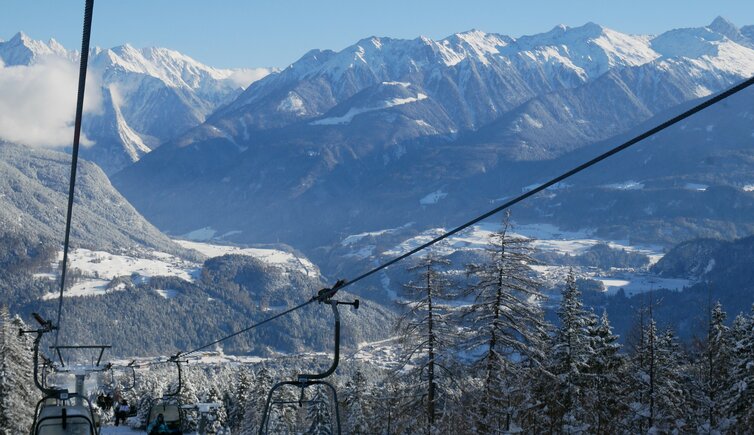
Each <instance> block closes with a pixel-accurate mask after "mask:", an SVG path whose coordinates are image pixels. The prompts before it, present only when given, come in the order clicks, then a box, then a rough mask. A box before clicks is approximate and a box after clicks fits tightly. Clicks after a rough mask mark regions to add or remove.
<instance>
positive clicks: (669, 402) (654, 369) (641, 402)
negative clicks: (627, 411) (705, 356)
mask: <svg viewBox="0 0 754 435" xmlns="http://www.w3.org/2000/svg"><path fill="white" fill-rule="evenodd" d="M643 335H644V337H643V339H642V344H641V346H640V347H638V348H637V353H636V354H635V355H634V357H633V363H634V367H633V368H632V370H633V374H634V376H633V381H634V395H633V403H632V404H631V408H632V410H633V411H634V418H635V422H636V423H637V424H638V427H639V430H640V431H642V432H644V431H649V432H651V433H664V432H674V431H681V432H682V431H684V430H686V429H687V421H686V419H685V417H686V408H687V407H688V406H690V398H689V389H688V384H689V379H688V376H687V375H686V374H685V373H684V370H685V367H684V361H683V353H682V351H681V349H680V346H679V345H678V342H677V339H676V337H675V335H674V334H673V332H672V331H670V330H668V331H667V332H665V333H663V334H658V332H657V325H656V323H655V321H654V319H653V318H651V316H650V320H649V322H648V324H647V326H646V328H645V329H644V334H643Z"/></svg>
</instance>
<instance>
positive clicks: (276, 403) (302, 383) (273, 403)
mask: <svg viewBox="0 0 754 435" xmlns="http://www.w3.org/2000/svg"><path fill="white" fill-rule="evenodd" d="M323 302H324V303H327V304H329V305H330V307H331V308H332V312H333V315H334V317H335V351H334V354H333V362H332V364H331V365H330V368H328V369H327V370H325V371H324V372H322V373H314V374H300V375H298V377H297V379H296V380H295V381H281V382H278V383H277V384H275V385H274V386H273V387H272V388H271V389H270V392H269V393H268V394H267V402H266V404H265V408H264V414H262V422H261V423H260V426H259V435H266V434H269V433H270V413H271V410H272V408H273V407H284V406H295V405H298V406H299V407H303V406H304V404H309V405H311V404H313V403H315V402H317V400H312V399H306V397H305V390H306V389H307V388H309V387H312V386H322V387H325V388H326V389H327V390H329V392H330V401H329V402H330V404H332V406H331V408H334V410H335V412H331V413H330V418H331V420H330V424H331V426H333V430H331V431H330V432H331V433H334V434H338V435H340V433H341V428H340V411H339V409H338V393H337V391H336V390H335V387H334V386H333V385H332V384H331V383H329V382H327V381H325V380H324V379H325V378H327V377H329V376H330V375H332V374H333V373H334V372H335V369H337V368H338V362H339V361H340V313H339V312H338V305H351V306H353V307H354V309H358V308H359V300H358V299H357V300H355V301H353V302H341V301H336V300H334V299H327V300H325V301H323ZM291 387H293V388H297V389H299V390H300V392H299V400H297V401H291V400H285V399H282V398H275V397H274V396H275V392H276V391H279V390H282V389H283V388H289V389H290V388H291ZM320 401H321V400H320ZM333 416H334V421H333Z"/></svg>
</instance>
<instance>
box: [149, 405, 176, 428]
mask: <svg viewBox="0 0 754 435" xmlns="http://www.w3.org/2000/svg"><path fill="white" fill-rule="evenodd" d="M160 414H162V417H163V419H164V420H165V423H166V424H170V423H180V421H181V409H180V407H179V406H178V405H177V404H166V403H160V404H159V405H154V406H152V409H151V410H150V411H149V422H148V423H151V422H153V421H154V420H155V419H156V418H157V416H158V415H160Z"/></svg>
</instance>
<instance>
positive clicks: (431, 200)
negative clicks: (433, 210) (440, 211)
mask: <svg viewBox="0 0 754 435" xmlns="http://www.w3.org/2000/svg"><path fill="white" fill-rule="evenodd" d="M446 196H448V194H447V193H445V192H443V191H442V189H440V190H436V191H434V192H432V193H430V194H429V195H427V196H425V197H424V198H422V199H420V200H419V204H421V205H432V204H437V203H438V202H439V201H440V200H441V199H443V198H445V197H446Z"/></svg>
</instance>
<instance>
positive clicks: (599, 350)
mask: <svg viewBox="0 0 754 435" xmlns="http://www.w3.org/2000/svg"><path fill="white" fill-rule="evenodd" d="M588 331H589V342H590V347H591V353H590V354H589V359H588V360H587V364H586V369H585V370H584V372H583V381H584V382H583V385H582V397H583V401H582V406H583V407H584V410H583V415H584V421H585V423H586V424H587V425H588V427H589V431H590V432H593V433H618V432H619V431H620V428H621V421H622V419H623V416H624V415H625V414H626V412H627V408H626V404H625V402H624V400H623V394H624V392H625V391H624V390H625V383H624V381H623V378H624V376H625V375H626V373H625V363H626V358H625V356H624V355H622V354H621V353H620V350H621V346H620V344H619V343H618V336H617V335H614V334H613V331H612V328H611V326H610V321H609V319H608V317H607V313H606V312H605V313H603V314H602V317H601V318H600V320H599V322H598V321H596V319H595V318H593V317H592V318H591V320H590V324H589V325H588Z"/></svg>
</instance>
